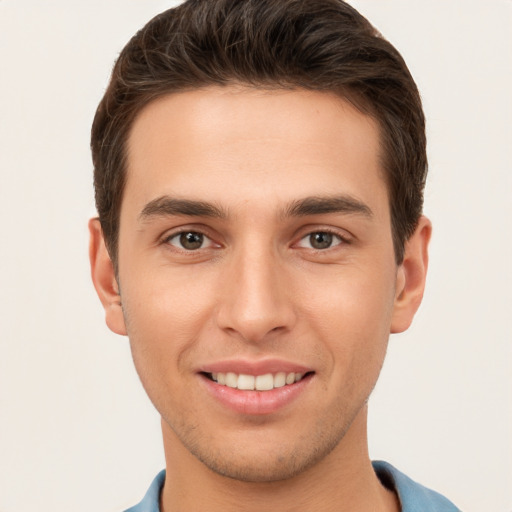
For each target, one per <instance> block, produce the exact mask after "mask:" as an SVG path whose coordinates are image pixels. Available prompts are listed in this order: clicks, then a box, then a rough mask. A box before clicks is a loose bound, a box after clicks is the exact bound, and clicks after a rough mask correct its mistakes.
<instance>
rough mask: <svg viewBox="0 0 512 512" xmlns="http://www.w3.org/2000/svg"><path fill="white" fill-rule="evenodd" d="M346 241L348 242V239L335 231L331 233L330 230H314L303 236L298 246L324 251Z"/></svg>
mask: <svg viewBox="0 0 512 512" xmlns="http://www.w3.org/2000/svg"><path fill="white" fill-rule="evenodd" d="M344 242H346V240H344V239H343V238H342V237H341V236H339V235H335V234H334V233H329V232H328V231H314V232H313V233H309V234H308V235H306V236H305V237H304V238H302V239H301V240H300V242H299V243H298V246H299V247H303V248H305V249H314V250H315V251H322V250H325V249H330V248H331V247H335V246H337V245H340V244H342V243H344Z"/></svg>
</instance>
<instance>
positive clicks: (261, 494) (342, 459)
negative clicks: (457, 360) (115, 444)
mask: <svg viewBox="0 0 512 512" xmlns="http://www.w3.org/2000/svg"><path fill="white" fill-rule="evenodd" d="M162 429H163V437H164V448H165V458H166V466H167V467H166V473H167V476H166V480H165V485H164V488H163V491H162V495H161V505H160V506H161V510H162V512H185V511H189V510H208V511H209V512H230V511H233V512H235V511H236V512H240V511H243V512H256V511H261V510H279V511H280V512H286V511H292V510H301V511H315V512H320V511H321V512H331V511H332V512H334V511H336V512H340V511H350V512H359V511H360V512H363V511H367V510H374V511H379V512H381V511H382V512H398V511H399V509H400V508H399V506H398V499H397V497H396V495H395V494H394V493H393V492H391V491H389V490H387V489H385V488H384V487H383V486H382V484H381V483H380V481H379V479H378V477H377V476H376V475H375V472H374V471H373V467H372V465H371V462H370V459H369V456H368V448H367V436H366V407H365V408H364V409H363V410H362V411H361V412H360V413H359V415H358V416H357V417H356V419H355V420H354V422H353V423H352V425H351V427H350V429H349V430H348V431H347V433H346V434H345V436H344V438H343V439H342V440H341V441H340V443H339V444H338V445H337V446H336V448H335V449H334V450H333V451H332V452H331V453H330V454H329V455H328V456H327V457H325V458H324V459H323V460H322V461H320V462H319V463H317V464H316V465H314V466H313V467H310V468H309V469H307V470H305V471H303V472H302V473H300V474H299V475H297V476H295V477H293V478H290V479H287V480H282V481H277V482H244V481H239V480H234V479H231V478H227V477H225V476H222V475H219V474H217V473H215V472H213V471H212V470H210V469H209V468H208V467H206V466H205V465H204V464H203V463H202V462H200V461H199V460H198V459H197V458H196V457H195V456H193V455H192V454H190V452H188V450H187V449H186V448H185V447H184V446H183V445H182V444H181V442H180V441H179V440H178V439H177V438H176V436H175V435H174V432H173V431H172V430H171V429H170V428H169V426H168V425H167V424H166V423H165V422H164V421H162Z"/></svg>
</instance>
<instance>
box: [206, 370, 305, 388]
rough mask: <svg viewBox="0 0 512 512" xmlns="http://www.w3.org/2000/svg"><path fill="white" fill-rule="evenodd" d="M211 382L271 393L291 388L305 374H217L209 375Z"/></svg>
mask: <svg viewBox="0 0 512 512" xmlns="http://www.w3.org/2000/svg"><path fill="white" fill-rule="evenodd" d="M207 376H208V377H209V378H211V380H213V381H214V382H216V383H217V384H220V385H221V386H227V387H230V388H235V389H240V390H247V391H270V390H272V389H275V388H282V387H284V386H289V385H291V384H294V383H296V382H299V381H300V380H302V378H303V376H304V374H302V373H295V372H289V373H286V372H277V373H274V374H272V373H265V374H263V375H246V374H244V373H240V374H237V373H233V372H227V373H223V372H215V373H209V374H207Z"/></svg>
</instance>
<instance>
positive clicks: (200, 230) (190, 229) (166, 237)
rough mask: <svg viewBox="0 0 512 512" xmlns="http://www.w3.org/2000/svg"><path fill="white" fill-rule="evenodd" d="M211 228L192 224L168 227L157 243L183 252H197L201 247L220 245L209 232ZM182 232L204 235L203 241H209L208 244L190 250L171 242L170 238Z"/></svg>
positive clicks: (208, 247)
mask: <svg viewBox="0 0 512 512" xmlns="http://www.w3.org/2000/svg"><path fill="white" fill-rule="evenodd" d="M210 231H211V230H209V229H207V228H205V227H204V226H194V225H188V226H179V227H176V228H174V229H170V230H168V231H166V232H165V233H164V234H163V235H162V236H161V237H160V238H159V243H160V244H163V245H167V246H171V247H173V248H174V249H176V250H178V251H182V252H184V253H193V252H198V251H201V250H203V249H210V248H212V247H221V244H220V243H218V242H216V241H215V239H214V236H213V235H212V234H211V233H210ZM184 233H197V234H200V235H202V236H203V237H204V240H205V242H206V241H209V243H208V245H206V246H203V247H201V248H199V249H195V250H190V249H188V250H187V249H185V248H183V247H179V246H177V245H174V244H171V243H170V240H172V239H173V238H176V237H179V236H180V235H182V234H184Z"/></svg>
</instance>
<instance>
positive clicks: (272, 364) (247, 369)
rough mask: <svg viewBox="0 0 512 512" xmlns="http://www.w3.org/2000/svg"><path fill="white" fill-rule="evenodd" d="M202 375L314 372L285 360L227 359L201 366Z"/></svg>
mask: <svg viewBox="0 0 512 512" xmlns="http://www.w3.org/2000/svg"><path fill="white" fill-rule="evenodd" d="M198 371H199V372H201V373H228V372H232V373H236V374H241V373H242V374H245V375H265V374H266V373H278V372H285V373H291V372H293V373H303V374H304V373H308V372H311V371H313V370H312V368H309V367H307V366H305V365H302V364H299V363H294V362H292V361H286V360H283V359H262V360H257V361H256V360H249V359H227V360H224V361H215V362H212V363H207V364H204V365H203V366H201V367H200V368H199V370H198Z"/></svg>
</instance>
